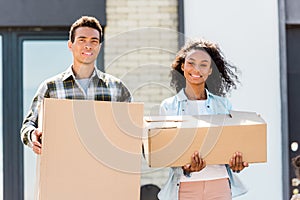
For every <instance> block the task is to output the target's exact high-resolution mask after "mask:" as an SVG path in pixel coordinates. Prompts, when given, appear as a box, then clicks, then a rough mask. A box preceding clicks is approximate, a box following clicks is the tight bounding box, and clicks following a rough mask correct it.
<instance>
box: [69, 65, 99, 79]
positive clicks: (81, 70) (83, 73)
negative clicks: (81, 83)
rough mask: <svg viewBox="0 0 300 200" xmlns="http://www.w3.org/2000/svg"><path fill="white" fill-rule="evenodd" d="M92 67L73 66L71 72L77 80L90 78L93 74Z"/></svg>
mask: <svg viewBox="0 0 300 200" xmlns="http://www.w3.org/2000/svg"><path fill="white" fill-rule="evenodd" d="M94 69H95V67H94V65H84V64H81V65H75V64H73V66H72V70H73V73H74V75H75V77H76V78H77V79H83V78H90V77H91V76H92V74H93V71H94Z"/></svg>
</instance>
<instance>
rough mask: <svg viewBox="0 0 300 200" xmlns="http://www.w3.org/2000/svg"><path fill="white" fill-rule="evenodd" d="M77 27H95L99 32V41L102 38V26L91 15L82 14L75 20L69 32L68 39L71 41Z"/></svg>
mask: <svg viewBox="0 0 300 200" xmlns="http://www.w3.org/2000/svg"><path fill="white" fill-rule="evenodd" d="M79 27H90V28H93V29H96V30H97V31H98V32H99V41H100V42H101V38H102V27H101V25H100V22H99V21H98V20H97V19H96V18H95V17H91V16H82V17H81V18H79V19H78V20H76V21H75V22H74V23H73V24H72V26H71V28H70V32H69V40H70V41H71V42H72V43H73V42H74V40H75V31H76V29H77V28H79Z"/></svg>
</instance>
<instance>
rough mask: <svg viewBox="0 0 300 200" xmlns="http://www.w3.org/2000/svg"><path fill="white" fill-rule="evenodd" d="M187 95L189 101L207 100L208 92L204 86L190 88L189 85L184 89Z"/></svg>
mask: <svg viewBox="0 0 300 200" xmlns="http://www.w3.org/2000/svg"><path fill="white" fill-rule="evenodd" d="M184 92H185V95H186V96H187V98H188V99H189V100H206V99H207V95H206V90H205V87H204V85H203V86H201V87H189V86H188V85H187V86H186V88H185V89H184Z"/></svg>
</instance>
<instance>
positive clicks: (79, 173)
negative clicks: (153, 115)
mask: <svg viewBox="0 0 300 200" xmlns="http://www.w3.org/2000/svg"><path fill="white" fill-rule="evenodd" d="M42 117H43V119H42V121H43V124H42V126H43V137H42V154H41V156H40V163H39V166H40V169H39V171H38V176H39V183H38V190H37V194H36V197H37V199H39V200H66V199H72V200H82V199H86V200H94V199H132V200H134V199H139V198H140V169H141V146H142V132H143V104H141V103H118V102H100V101H86V100H58V99H45V101H44V105H43V115H42ZM40 120H41V119H40Z"/></svg>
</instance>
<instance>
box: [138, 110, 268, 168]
mask: <svg viewBox="0 0 300 200" xmlns="http://www.w3.org/2000/svg"><path fill="white" fill-rule="evenodd" d="M145 121H146V133H148V136H147V137H144V139H145V141H144V146H145V147H146V157H147V161H148V164H149V166H151V167H166V166H183V165H185V164H187V163H189V162H190V159H191V155H192V154H193V152H194V151H196V150H198V151H199V152H200V154H201V155H202V157H203V158H204V159H205V160H206V163H207V164H228V162H229V159H230V158H231V157H232V155H233V154H234V152H236V151H240V152H242V153H243V158H244V160H245V161H248V162H249V163H256V162H267V124H266V123H265V121H264V120H263V119H262V118H261V117H260V116H259V115H257V114H256V113H253V112H238V111H232V112H231V114H230V115H201V116H154V117H147V118H145Z"/></svg>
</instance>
